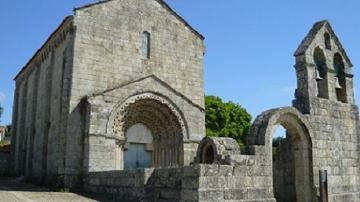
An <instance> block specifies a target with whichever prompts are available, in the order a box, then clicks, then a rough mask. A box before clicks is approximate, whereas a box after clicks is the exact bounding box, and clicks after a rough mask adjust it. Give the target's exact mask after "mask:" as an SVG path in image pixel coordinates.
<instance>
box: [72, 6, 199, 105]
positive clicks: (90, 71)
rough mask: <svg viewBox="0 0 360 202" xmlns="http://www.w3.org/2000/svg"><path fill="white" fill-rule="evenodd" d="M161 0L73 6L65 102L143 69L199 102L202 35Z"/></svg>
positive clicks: (135, 76) (141, 72)
mask: <svg viewBox="0 0 360 202" xmlns="http://www.w3.org/2000/svg"><path fill="white" fill-rule="evenodd" d="M161 2H162V1H157V0H151V1H147V0H121V1H107V2H106V3H99V4H97V5H93V6H89V7H84V8H80V9H76V10H75V15H74V26H75V27H76V39H75V52H74V71H73V82H72V84H73V86H72V92H71V95H72V98H71V108H74V107H76V105H77V104H78V103H79V101H80V99H81V98H82V97H84V96H86V95H90V94H93V93H96V92H102V91H104V90H107V89H112V88H114V87H117V86H119V85H123V84H126V83H128V82H131V81H135V80H137V79H140V78H143V77H146V76H149V75H155V76H157V77H159V78H160V79H161V80H163V81H164V82H165V83H167V84H168V85H169V86H171V87H172V88H174V89H175V90H177V91H178V92H180V93H182V94H183V95H185V96H186V97H188V98H189V99H190V100H192V101H193V102H194V103H196V104H198V105H200V106H202V107H203V106H204V90H203V54H204V51H205V47H204V44H203V38H202V37H201V36H199V35H198V34H196V33H195V32H194V31H191V30H192V28H190V26H189V25H187V24H185V23H184V22H183V21H182V20H179V18H180V17H177V16H176V15H175V14H174V13H173V12H171V11H170V10H169V8H167V6H166V5H164V3H161ZM144 31H147V32H149V33H150V35H151V45H150V53H151V55H150V58H149V59H147V58H144V56H143V55H142V33H143V32H144ZM99 75H101V77H99Z"/></svg>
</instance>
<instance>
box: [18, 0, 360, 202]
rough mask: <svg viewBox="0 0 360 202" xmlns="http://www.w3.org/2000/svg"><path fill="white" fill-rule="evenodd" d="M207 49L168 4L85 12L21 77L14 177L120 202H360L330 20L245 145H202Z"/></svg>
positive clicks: (305, 45)
mask: <svg viewBox="0 0 360 202" xmlns="http://www.w3.org/2000/svg"><path fill="white" fill-rule="evenodd" d="M204 53H205V45H204V37H203V36H202V35H201V34H200V33H199V32H197V31H196V30H195V29H194V28H192V27H191V26H190V25H189V24H188V23H187V22H186V21H185V20H184V19H183V18H182V17H181V16H179V15H178V14H177V13H175V12H174V11H173V10H172V9H171V8H170V7H169V6H168V5H167V4H166V2H165V1H163V0H104V1H99V2H97V3H93V4H89V5H85V6H82V7H78V8H75V9H74V14H73V15H72V16H68V17H66V18H65V19H64V20H63V22H62V23H61V24H60V25H59V27H58V28H57V29H56V30H55V31H54V32H53V33H52V34H51V35H50V37H49V38H48V39H47V41H46V42H45V43H44V44H43V46H42V47H41V48H40V49H39V50H38V51H37V52H36V53H35V54H34V56H33V57H32V58H31V59H30V60H29V62H28V63H27V64H26V65H25V66H24V67H23V68H22V69H21V71H20V72H19V73H18V74H17V75H16V77H15V81H16V90H15V98H14V109H13V126H14V129H13V130H12V131H13V135H12V150H11V154H12V155H11V172H12V174H14V175H17V176H25V177H26V178H27V179H29V180H31V181H34V182H39V183H44V184H49V185H53V186H57V187H65V188H70V189H73V190H85V191H89V192H95V193H103V194H108V195H110V196H113V197H114V198H116V199H117V200H118V201H229V202H230V201H249V202H250V201H317V200H318V199H320V198H321V199H324V198H328V199H329V201H343V202H348V201H360V165H359V164H360V144H359V143H360V140H359V132H360V131H359V129H360V128H359V126H360V125H359V112H358V108H357V106H356V105H355V102H354V92H353V74H352V64H351V61H350V59H349V58H348V56H347V55H346V52H345V50H344V49H343V47H342V45H341V43H340V41H339V39H338V38H337V36H336V35H335V33H334V31H333V29H332V28H331V26H330V24H329V22H327V21H321V22H318V23H316V24H315V25H314V26H313V28H312V29H311V30H310V32H309V34H308V35H307V36H306V38H305V39H304V40H303V42H302V43H301V44H300V46H299V48H298V49H297V50H296V52H295V57H296V64H295V70H296V75H297V79H298V80H297V89H296V92H295V99H294V101H293V107H283V108H277V109H271V110H268V111H265V112H263V113H262V114H260V115H259V116H258V117H257V118H256V119H255V120H254V122H253V125H252V127H251V130H250V133H249V134H248V139H247V146H246V147H244V148H240V147H239V145H238V144H237V143H236V142H235V140H233V139H231V138H211V137H206V138H204V136H205V110H204V87H203V85H204V81H203V56H204ZM278 125H282V126H284V127H285V128H286V130H287V132H286V134H287V135H286V138H285V140H284V145H286V146H283V147H278V148H277V149H276V152H275V150H274V149H273V147H272V143H271V142H272V135H273V133H274V131H275V129H276V127H277V126H278ZM319 171H320V173H322V174H319ZM325 171H326V172H325ZM323 173H325V178H326V179H325V178H324V177H323V176H322V175H323ZM324 179H325V180H324ZM322 180H324V181H326V186H325V187H324V186H323V185H324V183H323V181H322ZM324 190H325V191H324Z"/></svg>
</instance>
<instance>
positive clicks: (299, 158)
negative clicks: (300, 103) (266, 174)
mask: <svg viewBox="0 0 360 202" xmlns="http://www.w3.org/2000/svg"><path fill="white" fill-rule="evenodd" d="M278 128H280V131H282V132H284V134H283V136H280V138H277V139H274V138H273V142H272V146H273V148H272V163H273V164H272V168H273V188H274V195H275V198H276V200H277V201H279V202H287V201H309V199H310V198H311V196H312V168H311V166H310V165H311V143H310V142H309V139H308V137H309V134H306V133H307V131H306V130H305V129H304V125H302V123H301V121H300V120H298V119H297V117H295V116H294V115H293V114H284V115H282V116H280V118H279V119H278V122H277V124H276V125H275V126H274V129H273V130H275V131H279V130H276V129H278ZM275 131H274V132H275ZM274 132H273V134H272V137H274V135H275V134H276V133H274ZM276 135H278V136H279V134H276Z"/></svg>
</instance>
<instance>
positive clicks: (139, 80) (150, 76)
mask: <svg viewBox="0 0 360 202" xmlns="http://www.w3.org/2000/svg"><path fill="white" fill-rule="evenodd" d="M148 79H152V80H154V81H155V82H157V83H159V84H160V85H162V86H164V87H165V88H167V89H169V90H170V91H171V92H173V93H174V94H175V95H177V96H179V97H181V98H182V99H184V100H186V101H187V102H188V103H189V104H190V105H192V106H194V107H196V108H198V109H199V110H200V111H202V112H204V111H205V109H204V108H203V107H201V106H200V105H198V104H196V103H194V102H193V101H192V100H191V99H189V98H188V97H187V96H185V95H184V94H182V93H181V92H179V91H177V90H175V89H174V88H173V87H171V86H170V85H169V84H168V83H166V82H165V81H163V80H161V79H160V78H159V77H157V76H156V75H154V74H151V75H148V76H145V77H142V78H139V79H136V80H133V81H130V82H128V83H124V84H120V85H117V86H115V87H113V88H110V89H107V90H104V91H101V92H96V93H92V94H90V95H87V96H85V97H84V98H83V99H88V98H93V97H97V96H99V95H104V94H106V93H109V92H113V91H115V90H117V89H121V88H124V87H125V86H128V85H131V84H134V83H139V82H142V81H145V80H148Z"/></svg>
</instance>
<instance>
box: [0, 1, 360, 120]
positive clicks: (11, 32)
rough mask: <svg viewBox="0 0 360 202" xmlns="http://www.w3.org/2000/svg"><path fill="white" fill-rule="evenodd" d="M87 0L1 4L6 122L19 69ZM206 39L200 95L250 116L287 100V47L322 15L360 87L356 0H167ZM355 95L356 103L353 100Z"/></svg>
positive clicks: (1, 95) (291, 75) (0, 73)
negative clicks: (236, 106) (217, 99)
mask: <svg viewBox="0 0 360 202" xmlns="http://www.w3.org/2000/svg"><path fill="white" fill-rule="evenodd" d="M91 2H94V0H61V1H59V0H31V1H24V0H11V1H5V0H3V1H1V2H0V19H1V20H0V27H1V32H0V44H1V46H0V103H1V105H2V106H3V107H4V108H5V112H4V115H3V118H2V124H8V123H11V111H12V102H13V91H14V82H13V78H14V76H15V75H16V73H17V72H18V71H19V70H20V68H21V67H22V66H23V65H24V64H25V63H26V62H27V61H28V60H29V59H30V57H31V56H32V55H33V54H34V53H35V51H36V50H37V49H38V48H39V47H40V46H41V45H42V44H43V42H44V41H45V40H46V38H47V37H48V36H49V35H50V33H51V32H52V31H53V30H54V29H55V28H56V27H57V25H58V24H59V23H60V22H61V20H62V19H63V18H64V17H65V16H66V15H70V14H72V8H73V7H76V6H80V5H83V4H86V3H91ZM167 2H168V3H169V4H170V6H171V7H172V8H173V9H174V10H175V11H176V12H177V13H178V14H180V15H181V16H183V17H184V18H185V19H186V20H187V21H188V22H189V23H190V24H191V25H192V26H193V27H194V28H195V29H197V30H198V31H199V32H200V33H202V34H203V35H204V36H205V37H206V39H205V44H206V47H207V51H206V55H205V93H206V94H211V95H218V96H220V97H221V98H223V99H224V100H226V101H227V100H232V101H234V102H237V103H239V104H240V105H242V106H243V107H245V108H246V109H247V110H248V111H249V112H250V113H251V114H252V115H253V118H255V117H256V116H257V115H258V114H259V113H261V112H262V111H264V110H267V109H270V108H274V107H280V106H289V105H291V101H292V99H293V97H294V96H293V94H294V89H295V87H296V78H295V70H294V67H293V65H294V58H293V56H292V55H293V53H294V51H295V49H296V48H297V46H298V45H299V43H300V42H301V40H302V39H303V38H304V37H305V36H306V34H307V32H308V31H309V29H310V28H311V27H312V24H313V23H314V22H316V21H319V20H323V19H328V20H329V21H330V22H331V24H332V26H333V28H334V30H335V32H336V33H337V35H338V37H339V38H340V41H341V42H342V44H343V46H344V47H345V49H346V50H347V53H348V55H349V57H350V59H351V60H352V62H353V64H354V74H355V88H358V86H359V85H360V83H359V80H358V79H357V75H360V72H359V69H358V68H359V67H358V66H359V65H360V57H359V54H360V39H359V37H360V12H359V11H360V1H358V0H346V1H344V0H342V1H341V0H316V1H314V0H301V1H300V0H298V1H295V0H276V1H268V0H262V1H260V0H226V1H210V0H196V1H194V0H167ZM355 93H356V101H358V100H359V96H358V93H357V92H355Z"/></svg>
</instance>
